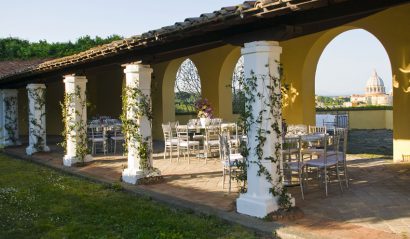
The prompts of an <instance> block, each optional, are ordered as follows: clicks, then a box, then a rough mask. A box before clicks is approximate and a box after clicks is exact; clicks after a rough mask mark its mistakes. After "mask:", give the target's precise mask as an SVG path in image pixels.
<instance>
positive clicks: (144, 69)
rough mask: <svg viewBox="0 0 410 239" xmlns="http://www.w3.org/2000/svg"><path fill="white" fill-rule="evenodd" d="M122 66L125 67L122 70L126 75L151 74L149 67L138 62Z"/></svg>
mask: <svg viewBox="0 0 410 239" xmlns="http://www.w3.org/2000/svg"><path fill="white" fill-rule="evenodd" d="M122 66H123V67H125V69H124V73H125V74H128V73H150V74H151V73H152V72H153V70H152V68H151V66H150V65H144V64H142V63H138V62H135V63H128V64H124V65H122Z"/></svg>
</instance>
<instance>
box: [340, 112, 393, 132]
mask: <svg viewBox="0 0 410 239" xmlns="http://www.w3.org/2000/svg"><path fill="white" fill-rule="evenodd" d="M392 112H393V111H392V110H362V111H349V112H348V113H349V128H350V129H393V124H392V123H393V114H392Z"/></svg>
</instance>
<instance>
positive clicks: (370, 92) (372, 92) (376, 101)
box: [343, 71, 393, 107]
mask: <svg viewBox="0 0 410 239" xmlns="http://www.w3.org/2000/svg"><path fill="white" fill-rule="evenodd" d="M365 92H366V93H365V94H364V95H357V94H354V95H352V96H351V97H350V102H345V103H344V104H343V105H344V106H345V107H352V106H359V105H384V106H391V105H393V92H392V91H391V92H390V93H389V94H386V87H385V86H384V82H383V80H382V78H380V76H379V75H377V72H376V71H374V72H373V74H372V76H371V77H370V78H369V80H367V83H366V90H365Z"/></svg>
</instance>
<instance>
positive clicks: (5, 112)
mask: <svg viewBox="0 0 410 239" xmlns="http://www.w3.org/2000/svg"><path fill="white" fill-rule="evenodd" d="M17 95H18V91H17V90H15V89H5V90H0V146H1V147H4V146H11V145H20V144H21V143H20V140H19V131H18V96H17Z"/></svg>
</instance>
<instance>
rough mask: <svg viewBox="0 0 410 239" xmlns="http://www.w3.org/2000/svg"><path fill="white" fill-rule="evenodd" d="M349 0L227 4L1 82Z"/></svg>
mask: <svg viewBox="0 0 410 239" xmlns="http://www.w3.org/2000/svg"><path fill="white" fill-rule="evenodd" d="M347 1H348V0H258V1H245V2H243V3H242V4H240V5H236V6H230V7H223V8H221V9H220V10H218V11H214V12H211V13H204V14H201V15H200V16H199V17H194V18H187V19H185V20H184V21H183V22H177V23H175V24H173V25H171V26H166V27H162V28H160V29H156V30H152V31H148V32H146V33H143V34H141V35H138V36H132V37H129V38H125V39H123V40H118V41H114V42H112V43H109V44H105V45H102V46H98V47H94V48H92V49H89V50H87V51H84V52H80V53H78V54H75V55H71V56H67V57H63V58H58V59H54V60H50V61H46V62H42V63H40V64H38V65H31V66H28V67H27V68H20V69H16V70H15V71H14V72H11V73H5V74H4V73H1V72H0V82H1V81H2V80H6V79H8V80H11V79H14V78H19V77H26V76H30V75H32V74H36V73H44V72H49V71H53V70H59V69H64V68H66V67H71V66H75V65H78V64H81V63H87V62H93V61H96V60H100V59H105V58H109V57H113V56H117V55H121V54H124V53H127V52H129V51H132V50H139V49H143V48H147V47H153V46H158V45H161V44H165V43H167V42H172V41H175V40H179V39H184V38H186V37H189V36H196V35H198V36H199V35H204V34H206V32H208V31H213V30H215V29H226V28H228V27H230V26H234V25H236V26H238V25H240V24H244V23H246V22H247V21H251V20H255V19H260V18H263V17H265V16H267V15H269V17H276V16H281V15H286V14H289V13H292V12H296V11H303V10H307V9H313V8H319V7H323V6H327V5H332V4H338V3H342V2H347Z"/></svg>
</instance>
